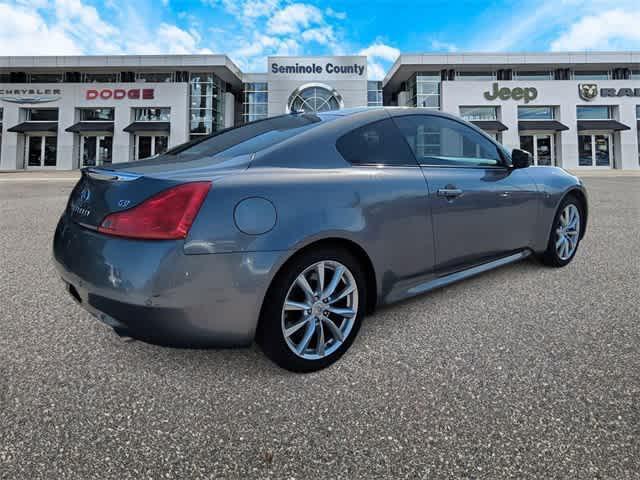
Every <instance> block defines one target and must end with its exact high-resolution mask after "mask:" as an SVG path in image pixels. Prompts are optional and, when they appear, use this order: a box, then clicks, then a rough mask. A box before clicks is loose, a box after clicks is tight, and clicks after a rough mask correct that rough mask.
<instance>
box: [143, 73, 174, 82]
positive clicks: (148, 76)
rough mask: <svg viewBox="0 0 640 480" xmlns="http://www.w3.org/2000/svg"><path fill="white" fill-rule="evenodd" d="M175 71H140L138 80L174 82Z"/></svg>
mask: <svg viewBox="0 0 640 480" xmlns="http://www.w3.org/2000/svg"><path fill="white" fill-rule="evenodd" d="M173 79H174V75H173V72H138V73H136V82H150V83H168V82H173Z"/></svg>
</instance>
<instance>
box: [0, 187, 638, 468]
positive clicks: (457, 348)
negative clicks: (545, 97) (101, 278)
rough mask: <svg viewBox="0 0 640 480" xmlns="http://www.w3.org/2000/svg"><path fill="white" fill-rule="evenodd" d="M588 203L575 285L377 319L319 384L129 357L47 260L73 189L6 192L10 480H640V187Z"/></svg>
mask: <svg viewBox="0 0 640 480" xmlns="http://www.w3.org/2000/svg"><path fill="white" fill-rule="evenodd" d="M586 183H587V186H588V189H589V193H590V201H591V216H590V225H589V229H588V232H587V236H586V238H585V240H584V242H583V243H582V245H581V249H580V251H579V252H578V254H577V257H576V259H575V261H574V262H573V263H572V264H571V265H570V266H568V267H566V268H564V269H560V270H553V269H548V268H545V267H542V266H541V265H539V264H537V263H535V262H533V261H526V262H523V263H520V264H516V265H512V266H508V267H505V268H502V269H500V270H497V271H493V272H490V273H488V274H485V275H482V276H479V277H476V278H473V279H470V280H467V281H465V282H462V283H459V284H457V285H453V286H450V287H447V288H444V289H441V290H438V291H436V292H433V293H430V294H427V295H424V296H421V297H419V298H416V299H413V300H411V301H407V302H404V303H401V304H399V305H395V306H393V307H390V308H385V309H383V310H380V311H378V312H377V313H376V314H375V315H373V316H371V317H369V318H367V319H366V320H365V323H364V325H363V328H362V330H361V332H360V335H359V337H358V339H357V340H356V342H355V343H354V345H353V346H352V348H351V350H350V352H349V353H347V355H346V356H345V357H343V359H342V360H341V361H340V362H338V363H337V364H336V365H334V366H333V367H331V368H329V369H327V370H324V371H322V372H320V373H316V374H310V375H294V374H290V373H288V372H286V371H283V370H280V369H278V368H277V367H275V366H274V365H272V364H271V363H270V362H269V361H268V360H267V359H266V358H265V357H264V356H263V355H262V353H261V352H260V351H259V350H258V348H257V347H252V348H250V349H247V350H178V349H169V348H162V347H156V346H151V345H147V344H144V343H141V342H131V343H124V342H122V341H121V340H120V339H119V338H118V337H117V336H115V334H113V333H112V332H111V331H110V330H109V329H108V328H107V327H105V326H103V325H101V324H99V323H98V322H97V321H95V320H94V319H93V318H92V317H91V316H90V315H89V314H87V313H85V312H84V311H83V310H82V309H80V308H79V307H78V306H76V305H75V304H74V303H73V302H72V301H71V299H70V298H68V296H67V294H66V293H65V291H64V289H63V287H62V284H61V282H60V281H59V280H58V278H57V276H56V273H55V271H54V269H53V266H52V262H51V260H50V249H51V236H52V233H53V230H54V227H55V223H56V221H57V218H58V216H59V214H60V212H61V210H62V208H63V206H64V202H65V200H66V197H67V195H68V193H69V191H70V189H71V187H72V183H71V182H68V181H67V182H65V181H58V182H28V181H22V182H16V183H14V182H5V183H0V299H1V303H0V478H3V479H4V478H6V479H36V478H47V479H67V478H68V479H93V478H117V479H125V478H136V479H138V478H154V479H155V478H181V479H187V478H274V479H289V478H295V479H304V478H310V479H312V478H323V479H337V478H344V479H355V478H367V479H369V478H394V479H395V478H477V479H480V478H487V479H495V478H563V479H564V478H576V479H578V478H579V479H583V478H612V479H629V478H640V325H639V323H640V306H639V302H638V298H639V294H640V256H639V254H638V251H639V247H640V177H611V178H594V177H589V178H587V179H586Z"/></svg>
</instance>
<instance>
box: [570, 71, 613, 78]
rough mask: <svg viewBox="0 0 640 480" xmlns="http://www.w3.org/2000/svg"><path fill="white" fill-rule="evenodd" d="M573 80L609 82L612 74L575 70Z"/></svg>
mask: <svg viewBox="0 0 640 480" xmlns="http://www.w3.org/2000/svg"><path fill="white" fill-rule="evenodd" d="M573 78H574V79H575V80H609V78H610V72H609V71H608V70H583V71H579V70H574V72H573Z"/></svg>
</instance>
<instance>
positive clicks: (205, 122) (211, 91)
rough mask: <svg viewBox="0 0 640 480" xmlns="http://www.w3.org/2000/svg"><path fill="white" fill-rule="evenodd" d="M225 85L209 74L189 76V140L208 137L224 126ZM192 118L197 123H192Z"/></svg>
mask: <svg viewBox="0 0 640 480" xmlns="http://www.w3.org/2000/svg"><path fill="white" fill-rule="evenodd" d="M224 93H225V83H224V82H223V81H222V80H220V79H219V78H218V77H217V76H215V75H214V74H213V73H211V72H195V73H191V74H190V76H189V95H190V100H189V105H190V110H191V112H190V113H191V115H190V116H191V124H190V128H191V131H190V134H191V139H194V138H197V137H198V136H199V135H208V134H210V133H213V132H215V131H217V130H220V129H222V128H223V126H224ZM194 117H195V118H197V119H198V121H196V122H194Z"/></svg>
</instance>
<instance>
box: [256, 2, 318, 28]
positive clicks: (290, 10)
mask: <svg viewBox="0 0 640 480" xmlns="http://www.w3.org/2000/svg"><path fill="white" fill-rule="evenodd" d="M323 20H324V17H323V15H322V12H321V11H320V10H319V9H318V8H317V7H314V6H313V5H308V4H305V3H293V4H291V5H287V6H286V7H285V8H283V9H282V10H278V11H277V12H276V13H275V14H274V15H273V16H272V17H271V18H270V19H269V21H268V22H267V30H268V32H269V33H272V34H276V35H286V34H296V33H298V32H299V31H300V30H302V29H306V28H308V27H309V26H310V25H318V24H321V23H322V22H323Z"/></svg>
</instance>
